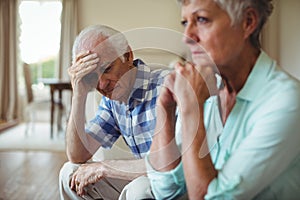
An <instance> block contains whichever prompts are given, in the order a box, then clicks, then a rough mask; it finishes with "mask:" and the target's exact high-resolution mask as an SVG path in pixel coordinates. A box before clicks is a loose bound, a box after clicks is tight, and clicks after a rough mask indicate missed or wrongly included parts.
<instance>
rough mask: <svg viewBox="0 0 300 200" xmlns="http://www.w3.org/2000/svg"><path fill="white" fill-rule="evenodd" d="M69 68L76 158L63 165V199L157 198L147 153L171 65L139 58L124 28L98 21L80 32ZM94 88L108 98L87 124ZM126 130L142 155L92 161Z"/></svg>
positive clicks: (70, 151)
mask: <svg viewBox="0 0 300 200" xmlns="http://www.w3.org/2000/svg"><path fill="white" fill-rule="evenodd" d="M68 71H69V75H70V77H71V82H72V86H73V98H72V108H71V114H70V119H69V122H68V127H67V133H66V151H67V156H68V159H69V161H70V162H67V163H66V164H65V165H64V166H63V167H62V169H61V171H60V177H59V178H60V181H59V182H60V197H61V199H82V198H83V199H118V198H119V199H149V198H153V197H152V193H151V191H150V189H149V187H150V184H149V181H148V179H147V178H146V177H145V176H144V175H145V174H146V169H145V165H144V161H143V159H142V158H143V157H144V156H145V155H146V153H147V152H148V150H149V148H150V145H151V142H152V136H153V133H154V128H155V122H156V117H155V116H156V114H155V104H156V98H157V96H158V93H159V89H160V86H161V84H162V83H163V78H164V77H165V76H166V75H167V74H168V70H151V69H150V68H149V67H147V66H146V65H145V64H144V63H143V62H142V61H141V60H133V53H132V51H131V48H130V47H129V45H128V43H127V40H126V38H125V36H124V35H123V34H121V33H120V32H118V31H116V30H114V29H112V28H110V27H107V26H102V25H96V26H91V27H87V28H86V29H84V30H83V31H82V32H81V33H80V34H79V35H78V37H77V38H76V40H75V42H74V46H73V65H72V66H71V67H70V68H69V70H68ZM93 88H96V90H97V91H99V92H100V93H101V94H102V95H103V98H102V100H101V103H100V105H99V108H98V111H97V113H96V116H95V117H94V119H92V120H91V121H90V123H89V124H88V125H87V126H85V117H84V116H85V106H86V105H85V102H86V98H87V94H88V92H89V91H90V90H92V89H93ZM120 136H122V137H123V139H124V140H125V142H126V144H127V145H128V147H129V148H130V149H131V151H132V153H133V155H134V156H135V157H136V158H137V159H135V160H104V161H101V162H88V161H89V160H90V159H91V157H92V156H93V155H94V153H95V152H96V151H97V149H98V148H99V147H103V148H110V147H112V145H113V144H114V142H115V141H116V140H117V139H118V138H119V137H120ZM145 191H146V192H145ZM147 191H148V192H147Z"/></svg>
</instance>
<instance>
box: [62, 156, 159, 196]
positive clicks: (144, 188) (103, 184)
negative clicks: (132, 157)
mask: <svg viewBox="0 0 300 200" xmlns="http://www.w3.org/2000/svg"><path fill="white" fill-rule="evenodd" d="M79 166H80V165H77V164H73V163H71V162H67V163H65V164H64V166H63V167H62V168H61V170H60V173H59V192H60V199H62V200H63V199H66V200H67V199H74V200H75V199H76V200H77V199H81V200H82V199H87V200H90V199H104V200H116V199H119V200H125V199H127V200H128V199H130V200H135V199H136V200H140V199H154V197H153V194H152V192H151V187H150V182H149V180H148V178H147V177H145V176H141V177H138V178H136V179H135V180H133V181H125V180H121V179H112V178H103V179H101V181H99V182H97V183H95V184H90V185H88V186H87V187H86V188H85V189H86V195H85V196H84V197H80V196H78V195H77V194H76V192H74V191H73V190H72V189H71V188H70V180H71V178H72V174H73V173H74V172H75V171H76V170H77V168H78V167H79Z"/></svg>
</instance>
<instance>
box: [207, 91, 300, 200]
mask: <svg viewBox="0 0 300 200" xmlns="http://www.w3.org/2000/svg"><path fill="white" fill-rule="evenodd" d="M272 98H273V100H272V101H273V103H272V104H271V105H270V104H269V105H265V107H263V109H262V110H263V111H262V110H261V111H257V110H255V111H254V112H255V113H256V114H255V116H254V118H255V120H253V122H252V123H253V124H251V123H250V122H249V121H248V123H249V126H248V128H249V130H244V131H246V132H248V131H249V134H248V135H247V136H246V137H245V138H244V139H243V140H242V142H241V143H240V144H239V145H238V147H237V148H236V149H235V150H234V151H232V152H231V153H228V155H226V156H224V158H223V159H224V165H223V166H222V167H221V169H219V170H218V176H217V178H215V179H213V180H212V182H211V183H210V184H209V187H208V191H207V194H206V196H205V199H252V198H254V197H255V196H256V195H257V194H259V193H261V192H264V190H265V189H266V188H268V187H271V186H272V183H275V182H276V184H277V185H278V184H279V185H281V186H280V188H281V189H282V190H291V189H292V187H290V184H288V183H287V182H281V181H280V180H278V179H277V178H278V177H280V176H281V175H282V174H284V173H286V172H287V170H289V166H291V165H292V163H293V162H295V160H296V158H297V156H299V149H300V148H299V141H300V134H299V130H300V125H299V124H300V123H299V122H300V109H299V107H300V105H299V98H300V96H296V95H293V93H289V92H285V93H284V94H282V95H280V97H279V96H276V97H271V99H272ZM257 113H258V114H257ZM231 145H232V147H230V148H234V142H232V143H231ZM229 152H230V151H229ZM298 171H299V170H298ZM297 173H298V172H297ZM294 176H297V174H294ZM293 187H295V186H293ZM296 187H297V186H296ZM298 187H299V186H298ZM283 188H284V189H283ZM262 197H263V195H262Z"/></svg>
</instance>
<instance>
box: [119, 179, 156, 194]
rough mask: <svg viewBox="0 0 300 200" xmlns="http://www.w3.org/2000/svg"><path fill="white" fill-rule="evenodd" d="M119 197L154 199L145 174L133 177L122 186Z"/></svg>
mask: <svg viewBox="0 0 300 200" xmlns="http://www.w3.org/2000/svg"><path fill="white" fill-rule="evenodd" d="M120 199H122V200H123V199H133V200H135V199H154V196H153V194H152V192H151V186H150V182H149V179H148V178H147V177H145V176H141V177H138V178H136V179H134V180H133V181H132V182H130V183H129V184H128V185H126V186H125V187H124V189H123V191H122V193H121V196H120Z"/></svg>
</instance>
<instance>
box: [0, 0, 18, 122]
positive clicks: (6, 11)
mask: <svg viewBox="0 0 300 200" xmlns="http://www.w3.org/2000/svg"><path fill="white" fill-rule="evenodd" d="M16 20H17V0H0V76H1V79H0V95H1V98H0V117H1V120H2V121H8V122H9V121H12V120H15V119H17V117H18V116H17V114H18V112H17V109H18V96H17V95H18V92H17V38H16Z"/></svg>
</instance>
